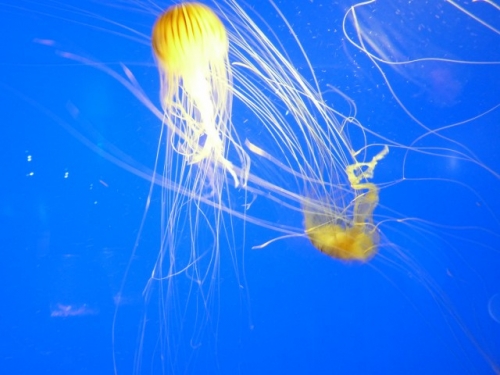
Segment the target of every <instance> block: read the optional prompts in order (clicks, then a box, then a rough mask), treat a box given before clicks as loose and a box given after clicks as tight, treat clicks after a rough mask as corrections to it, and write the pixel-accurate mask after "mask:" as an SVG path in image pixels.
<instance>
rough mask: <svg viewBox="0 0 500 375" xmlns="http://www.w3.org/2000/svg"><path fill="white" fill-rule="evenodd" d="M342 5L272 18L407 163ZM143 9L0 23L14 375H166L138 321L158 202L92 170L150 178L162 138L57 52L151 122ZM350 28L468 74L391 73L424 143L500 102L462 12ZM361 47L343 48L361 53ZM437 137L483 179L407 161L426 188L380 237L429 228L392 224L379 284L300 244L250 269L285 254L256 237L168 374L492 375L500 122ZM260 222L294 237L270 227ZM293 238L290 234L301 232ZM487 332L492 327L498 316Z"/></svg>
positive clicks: (5, 330)
mask: <svg viewBox="0 0 500 375" xmlns="http://www.w3.org/2000/svg"><path fill="white" fill-rule="evenodd" d="M252 3H254V2H252ZM255 3H256V4H255V6H256V7H257V8H256V11H257V12H260V13H261V14H262V16H263V18H265V19H266V21H267V22H268V23H269V25H270V26H271V27H272V28H273V30H275V32H276V33H277V35H278V37H279V38H280V40H282V42H283V45H284V46H285V48H286V49H287V51H288V52H289V55H290V58H291V59H292V61H293V62H294V63H295V64H296V66H297V68H298V69H299V70H300V71H303V72H306V64H305V61H304V59H303V58H302V57H301V56H300V53H299V51H298V49H297V46H296V44H294V41H293V40H292V38H291V37H290V35H289V33H288V31H287V30H286V29H285V28H284V27H283V23H282V21H281V20H279V18H278V17H277V16H276V13H275V12H274V11H273V10H272V8H271V7H269V6H268V5H267V4H265V5H262V4H260V5H259V4H257V3H258V2H257V1H255ZM417 3H419V2H417ZM169 4H170V3H167V4H164V5H162V6H161V7H163V6H168V5H169ZM349 5H351V4H348V3H345V4H330V2H322V1H315V2H310V1H304V0H296V1H287V2H286V3H279V4H278V6H279V7H280V9H281V10H282V11H283V12H284V14H285V16H286V17H287V18H288V20H289V21H290V23H291V25H292V27H293V28H294V31H295V32H296V33H297V35H298V37H299V38H300V40H301V41H302V42H303V43H304V46H305V49H306V52H307V53H308V55H309V57H310V59H311V62H312V64H313V66H314V67H315V69H316V73H317V75H318V78H319V81H320V84H321V86H322V89H323V90H324V91H325V98H326V99H327V100H331V101H332V103H330V104H331V105H333V106H335V105H337V103H338V105H339V106H340V110H344V111H346V110H347V108H348V107H347V105H346V104H345V102H343V101H342V100H339V97H338V96H335V95H333V94H332V93H330V94H328V90H329V88H328V86H327V85H331V86H333V87H335V88H337V89H339V90H341V91H342V92H344V93H345V94H346V95H348V96H349V97H351V98H352V99H353V100H354V102H355V103H356V105H357V108H358V111H359V112H358V118H359V119H360V121H361V122H362V123H363V124H364V126H365V127H367V128H368V129H370V130H373V131H375V132H377V133H379V134H382V135H383V136H385V137H387V138H389V139H391V140H393V141H395V142H399V143H402V144H409V143H410V142H411V141H412V140H413V139H415V138H416V137H417V136H418V135H421V134H422V133H423V131H422V128H421V127H420V126H418V125H417V124H416V123H415V122H414V121H413V120H412V119H411V118H409V117H408V116H407V115H406V114H405V113H404V111H403V110H402V109H401V107H400V106H399V105H398V103H396V101H395V100H394V98H393V96H392V94H391V92H390V91H389V90H388V86H387V82H386V81H384V80H383V79H382V76H381V74H380V72H379V71H378V70H377V69H375V67H374V64H373V63H372V62H371V61H370V60H369V59H367V57H366V55H364V54H363V53H361V52H360V51H359V50H357V49H356V48H354V47H353V46H352V45H351V44H350V43H349V42H348V41H347V40H346V38H345V37H344V34H343V32H342V18H343V15H344V14H345V12H346V10H347V8H348V6H349ZM474 6H475V7H469V9H473V10H474V12H476V14H477V15H479V16H480V17H482V18H483V19H484V20H487V21H488V22H494V21H495V14H496V17H497V18H496V20H498V11H496V10H495V9H494V8H493V7H488V5H487V4H482V3H477V4H475V5H474ZM138 9H140V7H139V6H138V5H137V4H134V3H133V2H130V3H127V2H117V3H114V4H112V3H110V4H109V5H99V4H98V3H94V2H92V1H90V2H78V4H76V7H75V8H72V5H71V4H70V5H61V4H58V3H54V2H51V1H42V2H38V3H37V4H32V3H29V2H10V3H9V2H6V3H2V4H0V10H1V12H2V13H1V15H0V19H1V20H2V22H1V23H0V28H1V29H0V45H1V46H2V54H1V57H0V64H1V67H2V73H3V74H2V77H1V78H0V92H1V102H0V111H1V117H0V118H1V121H2V125H1V127H2V131H1V133H0V176H1V177H0V178H1V185H0V202H1V204H0V220H1V222H0V225H1V227H0V228H1V229H0V254H1V262H0V301H1V304H0V373H2V374H28V373H30V374H89V373H97V374H110V373H113V356H115V358H116V364H117V366H118V367H117V369H118V373H120V374H129V373H132V372H133V362H134V357H135V356H136V355H137V353H139V354H140V356H141V357H142V360H143V368H144V369H146V370H144V372H143V373H161V372H160V371H159V367H158V351H159V349H158V347H157V346H156V344H157V342H156V341H155V339H154V337H155V335H154V334H152V333H151V331H150V329H153V330H154V328H148V331H147V332H148V333H147V335H146V337H147V342H146V343H145V345H144V347H143V348H142V349H141V348H140V345H139V343H138V341H137V340H138V335H139V336H140V332H141V328H140V324H141V319H142V317H143V316H144V311H145V309H146V308H148V311H155V309H158V306H157V302H155V300H154V299H153V300H152V301H149V302H148V306H144V301H143V300H142V296H141V293H142V291H143V289H144V288H145V286H146V283H147V281H148V278H149V276H150V274H151V270H152V267H153V265H154V262H155V261H156V255H157V251H158V250H157V249H158V247H157V244H156V242H155V241H156V240H157V238H156V237H157V236H158V227H159V223H158V221H155V220H159V219H158V210H159V209H158V207H156V208H153V210H152V215H151V217H150V218H149V219H148V221H147V222H146V229H145V231H144V233H143V236H142V239H141V245H140V246H139V248H138V252H137V253H136V254H135V255H134V257H133V258H132V253H131V252H132V248H133V245H134V241H135V240H136V235H137V232H138V228H139V225H140V223H141V217H142V213H143V209H144V205H145V199H146V197H147V194H148V187H149V183H148V181H147V180H145V179H142V178H140V177H138V176H136V175H134V174H133V173H131V172H130V171H129V170H126V169H125V168H123V167H120V166H117V165H115V164H113V163H112V162H111V161H110V160H109V158H106V157H105V155H103V153H102V151H99V150H103V149H108V150H109V148H110V147H111V145H112V146H113V147H116V148H118V149H120V150H122V151H123V152H125V153H127V155H129V156H130V159H126V160H125V161H126V162H127V163H128V164H129V165H134V166H136V167H137V168H139V169H141V170H145V169H146V168H152V165H153V163H154V158H155V151H156V143H157V137H158V134H159V129H160V126H161V125H160V123H159V122H158V121H157V120H156V119H155V118H154V117H153V116H152V115H151V114H150V113H149V112H148V111H147V110H146V109H145V108H143V106H142V105H141V104H140V103H139V102H138V101H137V100H136V99H135V98H133V97H132V95H130V94H129V92H128V91H127V90H126V89H125V88H123V87H122V86H121V85H120V84H118V83H117V82H116V81H115V80H114V79H113V78H111V77H110V76H109V75H107V74H106V73H103V72H102V71H100V70H99V69H95V68H94V67H89V66H88V65H85V64H83V63H77V62H74V61H72V60H69V59H65V58H64V57H61V56H60V55H58V53H57V51H60V50H62V51H69V52H72V53H75V54H77V55H80V56H85V57H87V58H89V59H91V60H92V61H99V62H102V63H104V64H105V65H106V66H109V67H112V68H113V69H117V70H119V69H120V66H119V63H123V64H125V65H127V66H128V67H129V68H130V69H131V70H132V71H133V73H134V75H135V76H136V78H137V79H138V81H139V82H140V84H141V85H142V86H143V88H144V90H145V92H146V93H148V95H149V96H150V97H151V98H153V100H154V101H155V102H156V99H155V98H156V97H157V92H158V82H157V72H156V69H155V67H154V60H153V57H152V55H151V52H150V49H149V46H148V45H147V44H141V43H139V42H138V41H137V40H142V38H141V37H140V36H136V35H135V34H134V33H133V32H132V31H130V30H138V31H139V32H141V33H144V34H145V35H147V34H149V30H150V28H151V25H152V23H153V22H154V15H152V14H151V13H149V12H146V11H139V10H138ZM396 10H398V11H399V12H396ZM106 19H107V20H113V21H114V22H116V24H114V25H113V24H112V23H109V22H107V21H106ZM360 19H361V20H362V21H364V22H365V24H364V25H365V29H366V30H368V29H369V30H372V31H373V32H372V34H371V35H372V37H373V43H374V45H373V46H372V47H371V49H370V50H371V51H372V52H373V53H374V54H377V55H379V56H380V54H382V53H384V54H386V55H387V56H386V57H387V58H388V59H390V60H401V61H406V60H407V59H415V58H420V57H446V58H452V59H458V60H463V63H446V62H440V61H435V60H433V61H429V62H422V63H416V64H411V65H406V66H403V67H400V68H391V67H390V66H387V65H381V66H382V68H383V69H384V73H385V74H386V76H387V80H388V82H390V83H391V86H392V88H393V89H394V91H395V92H396V93H397V95H398V97H399V98H400V99H401V101H402V102H403V103H404V104H405V105H406V106H407V108H408V110H410V111H411V112H412V113H413V114H414V115H415V116H417V117H418V118H419V119H420V120H421V121H422V122H423V123H424V124H426V125H427V126H429V127H430V128H433V129H435V128H438V127H440V126H444V125H446V124H452V123H456V122H459V121H463V120H467V119H471V118H473V117H475V116H477V115H479V114H481V113H484V112H485V111H487V110H488V109H490V108H493V107H494V106H495V105H496V104H499V103H500V95H499V90H498V87H500V78H499V77H500V71H499V70H500V65H497V64H487V65H477V64H465V62H466V61H468V62H471V61H500V50H499V48H498V46H499V45H500V36H499V35H498V34H496V33H494V32H492V31H491V30H488V29H486V28H485V27H483V26H481V25H480V24H479V23H478V22H476V21H474V20H472V19H471V18H470V17H467V16H465V15H464V14H463V13H461V12H460V11H458V10H457V9H456V8H454V7H452V6H451V5H450V4H448V3H445V2H436V3H435V4H434V3H433V4H431V5H430V4H427V3H426V2H423V1H421V2H420V4H417V5H416V6H414V7H409V6H407V5H406V4H405V3H404V2H402V3H398V2H384V3H383V4H378V3H377V4H375V5H373V6H372V7H371V8H368V10H367V11H366V12H365V13H363V15H362V16H360ZM120 25H126V26H128V27H130V30H129V31H127V30H125V29H123V28H122V27H120ZM499 26H500V25H498V22H497V25H496V27H497V28H498V27H499ZM353 30H354V29H353V28H352V27H350V28H348V30H347V32H348V33H349V35H351V37H352V36H354V33H353ZM134 39H137V40H134ZM48 40H51V41H55V44H56V45H55V46H47V45H46V44H47V42H43V41H48ZM377 48H378V50H377ZM305 74H307V73H305ZM76 109H78V111H79V113H78V115H76V114H75V110H76ZM237 115H238V114H235V116H237ZM75 130H77V131H78V134H85V135H86V136H87V140H88V142H87V140H83V139H82V138H81V136H78V135H76V134H77V133H76V132H75ZM244 131H246V132H248V133H249V134H250V135H251V130H248V129H244ZM443 134H444V135H445V136H446V137H449V138H451V139H454V140H456V141H457V142H458V143H460V144H462V145H464V146H465V147H467V148H468V150H470V152H472V153H474V154H475V155H476V156H477V159H478V160H481V161H482V163H483V164H482V165H474V164H473V163H470V162H466V161H461V160H458V159H457V158H453V157H451V155H452V152H451V151H450V153H449V154H450V157H448V158H441V157H436V156H429V155H427V156H425V155H421V154H411V156H410V157H409V158H408V160H407V162H408V163H407V165H406V169H405V170H404V172H405V176H406V177H407V178H409V179H412V178H415V179H418V180H416V181H405V182H400V183H397V184H395V185H391V186H388V187H386V188H383V189H382V191H381V207H380V208H379V209H378V210H377V212H376V215H377V218H378V221H382V220H384V219H387V218H389V219H391V218H392V219H394V218H401V217H403V218H406V217H412V218H420V219H422V220H425V221H426V222H424V221H418V222H412V223H395V222H394V221H391V222H388V223H387V224H385V225H381V230H382V231H383V233H384V236H385V237H384V238H383V240H382V242H383V246H382V247H381V253H380V255H379V256H377V257H376V258H375V259H374V260H373V261H372V262H371V263H370V264H368V265H350V264H347V265H346V264H343V263H340V262H337V261H335V260H332V259H330V258H328V257H326V256H323V255H322V254H320V253H318V252H317V251H316V250H315V249H314V248H313V247H312V246H311V245H310V244H309V243H308V242H307V241H305V240H304V239H291V240H285V241H279V242H277V243H275V244H273V245H271V246H269V247H267V248H265V249H264V250H260V251H252V250H250V248H251V246H252V245H258V244H261V243H264V242H266V241H267V240H269V239H270V238H273V236H275V234H273V233H272V232H270V231H267V230H262V229H259V228H255V227H252V226H250V227H249V228H248V233H247V235H246V236H247V240H246V248H245V249H243V248H237V249H233V250H234V251H235V252H236V253H237V254H238V256H239V259H240V262H241V261H242V260H243V259H244V261H245V264H244V266H242V267H241V269H239V270H238V271H237V272H235V270H234V268H233V265H232V263H231V261H230V260H229V259H228V257H229V256H230V253H229V252H228V250H227V249H226V250H224V251H223V252H222V258H223V261H222V263H221V273H220V296H219V297H217V299H218V300H217V302H216V305H217V306H218V308H219V311H220V315H219V316H218V318H217V319H218V320H217V321H218V325H217V327H216V328H214V326H213V322H211V323H210V324H208V326H209V328H208V329H206V330H205V331H204V333H203V335H202V336H201V337H199V338H198V339H197V343H196V348H190V347H186V346H181V347H180V348H179V354H178V361H177V363H176V365H175V371H174V373H192V374H215V373H220V374H236V373H241V374H257V373H260V374H390V373H394V374H431V373H432V374H468V373H493V370H492V369H491V367H490V366H489V365H488V363H487V361H486V360H485V358H484V356H482V355H481V354H480V352H481V351H483V352H484V355H485V356H487V357H489V358H491V360H492V361H494V362H495V363H497V364H498V363H500V325H499V323H498V322H495V320H494V319H492V316H491V314H490V312H489V311H488V303H489V301H493V302H495V301H497V302H498V300H497V299H495V295H496V296H497V297H496V298H499V297H498V293H500V273H499V271H498V270H499V266H500V254H499V234H500V225H499V221H498V217H499V216H500V215H499V210H500V207H499V205H500V203H499V199H498V193H499V192H500V181H499V179H498V175H495V173H498V172H499V171H500V151H499V145H500V111H499V110H498V109H497V110H495V111H492V112H491V113H489V114H487V115H485V116H482V117H480V118H478V119H474V120H472V121H469V122H467V123H466V124H464V125H462V126H457V127H454V128H453V129H450V130H447V131H445V132H443ZM356 142H358V145H359V142H361V140H360V139H357V140H354V143H355V144H356ZM431 145H432V146H441V147H444V148H447V149H450V148H451V149H454V150H459V151H464V150H465V149H464V148H461V146H459V145H458V144H454V143H450V142H444V141H440V140H438V139H436V138H432V137H429V138H428V139H425V140H423V141H422V142H420V143H419V144H416V145H415V146H418V147H426V146H431ZM464 152H465V151H464ZM403 155H404V154H403V153H402V152H400V151H399V152H398V150H397V149H396V150H391V154H390V155H389V157H388V158H387V160H384V161H383V162H382V163H381V164H380V168H379V169H377V175H376V181H377V182H379V183H384V182H388V181H389V182H390V181H395V180H397V179H399V178H400V177H401V176H402V171H403V169H402V165H401V161H402V158H403ZM141 166H145V167H141ZM488 168H490V169H491V170H492V171H493V172H489V171H488ZM154 203H155V202H154V201H153V205H154ZM257 207H258V205H257ZM155 215H156V216H155ZM254 215H256V216H260V217H265V218H266V219H269V220H271V221H273V220H275V221H276V222H280V220H281V221H283V220H284V221H286V220H289V219H290V218H289V217H287V218H285V217H280V212H274V211H272V212H269V213H267V212H257V213H255V212H254ZM292 219H293V218H292ZM294 220H295V219H294ZM295 221H296V222H295V223H294V225H295V226H297V227H300V225H301V222H300V221H301V219H300V218H298V219H296V220H295ZM238 234H240V235H241V233H236V235H238ZM224 257H225V258H224ZM394 262H395V263H394ZM128 264H132V267H131V271H130V273H129V274H128V275H127V277H126V285H125V293H124V295H123V296H122V298H123V299H121V300H120V308H119V309H118V311H119V314H118V319H117V320H116V322H115V324H114V325H113V316H114V314H115V311H116V306H117V301H118V299H117V298H118V293H119V291H120V288H121V284H122V281H123V279H124V275H125V269H126V267H127V265H128ZM236 275H238V276H239V277H240V279H239V281H237V278H236ZM243 276H244V277H243ZM242 280H243V281H242ZM238 283H240V284H243V285H244V289H240V288H239V286H238ZM179 293H182V291H180V292H179ZM491 298H493V300H491ZM204 313H205V312H204V311H201V314H204ZM493 313H496V317H497V319H499V316H500V311H499V310H498V305H497V310H494V311H493ZM152 316H153V317H152V322H151V323H150V324H151V325H150V326H149V327H155V326H157V322H155V319H158V316H157V314H156V313H153V314H152ZM192 319H193V321H194V320H195V317H192ZM186 324H190V320H189V317H188V318H187V322H186ZM198 324H199V323H198ZM113 327H114V328H113ZM464 329H465V332H464ZM113 332H114V333H115V341H113V338H112V333H113ZM187 341H189V340H188V339H187ZM153 358H154V360H153Z"/></svg>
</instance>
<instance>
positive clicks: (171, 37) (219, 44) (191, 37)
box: [152, 3, 229, 76]
mask: <svg viewBox="0 0 500 375" xmlns="http://www.w3.org/2000/svg"><path fill="white" fill-rule="evenodd" d="M152 45H153V51H154V54H155V56H156V58H157V59H158V62H159V64H160V65H161V66H162V68H163V69H165V70H169V71H171V72H172V73H173V74H179V75H181V76H182V75H185V74H191V73H192V71H193V69H197V68H206V66H207V64H208V65H211V64H214V63H215V64H217V63H218V62H219V61H221V60H225V59H227V54H228V49H229V42H228V37H227V32H226V29H225V27H224V25H223V23H222V22H221V20H220V19H219V17H218V16H217V15H216V14H215V13H214V12H213V11H212V10H211V9H210V8H209V7H207V6H205V5H203V4H200V3H183V4H178V5H174V6H171V7H170V8H168V9H167V10H166V11H165V12H164V13H163V14H162V15H160V17H158V19H157V20H156V23H155V25H154V27H153V33H152Z"/></svg>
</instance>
